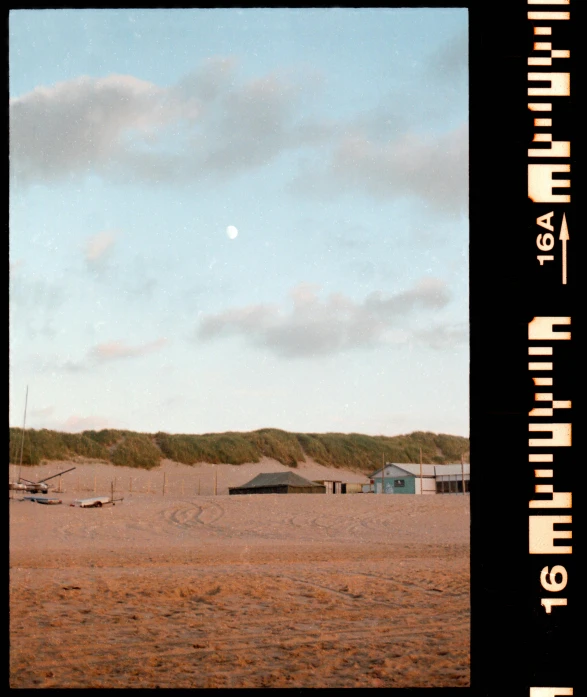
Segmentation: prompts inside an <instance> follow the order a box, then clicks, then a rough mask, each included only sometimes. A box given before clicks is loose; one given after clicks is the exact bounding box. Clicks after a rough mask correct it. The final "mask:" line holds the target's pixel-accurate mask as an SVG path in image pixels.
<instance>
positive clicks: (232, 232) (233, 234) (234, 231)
mask: <svg viewBox="0 0 587 697" xmlns="http://www.w3.org/2000/svg"><path fill="white" fill-rule="evenodd" d="M226 234H227V235H228V237H229V238H230V239H231V240H234V238H235V237H236V236H237V235H238V230H237V229H236V228H235V227H234V225H229V226H228V227H227V228H226Z"/></svg>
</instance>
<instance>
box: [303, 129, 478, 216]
mask: <svg viewBox="0 0 587 697" xmlns="http://www.w3.org/2000/svg"><path fill="white" fill-rule="evenodd" d="M292 190H293V191H296V192H299V193H303V194H305V195H310V196H314V197H316V196H324V195H330V196H332V195H341V194H345V193H348V192H350V191H357V192H360V193H363V194H367V195H369V196H372V197H375V198H377V199H380V200H393V199H397V198H401V197H415V198H416V199H419V200H420V201H421V202H422V203H423V205H424V206H430V208H431V210H432V211H433V212H440V213H445V214H448V215H461V214H464V213H466V211H467V200H468V127H467V125H466V124H463V125H462V126H460V127H459V128H457V129H454V130H452V131H450V132H448V133H444V134H442V135H440V136H431V135H427V136H425V135H422V134H415V133H410V132H407V133H404V134H402V135H401V136H400V137H398V138H396V139H394V140H389V141H386V142H381V141H376V140H373V139H369V138H368V137H366V135H365V134H364V133H362V132H356V133H354V134H349V135H347V136H345V137H344V138H342V139H341V140H340V141H339V143H338V144H337V146H336V147H335V148H334V149H333V151H332V154H331V156H330V159H329V160H327V161H326V162H325V164H324V165H323V166H322V167H318V168H316V166H315V164H313V165H312V167H309V166H308V167H307V169H305V170H303V171H302V172H301V173H300V174H299V175H298V177H297V179H296V180H295V181H294V182H293V183H292Z"/></svg>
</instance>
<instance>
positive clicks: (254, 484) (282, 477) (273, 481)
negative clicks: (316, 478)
mask: <svg viewBox="0 0 587 697" xmlns="http://www.w3.org/2000/svg"><path fill="white" fill-rule="evenodd" d="M269 486H297V487H303V486H317V485H316V482H311V481H310V480H309V479H304V477H300V475H299V474H296V473H295V472H265V473H262V474H258V475H257V476H256V477H254V478H253V479H251V481H250V482H247V483H246V484H241V485H240V486H235V487H231V488H233V489H261V488H264V487H269Z"/></svg>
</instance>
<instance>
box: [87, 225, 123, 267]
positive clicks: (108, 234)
mask: <svg viewBox="0 0 587 697" xmlns="http://www.w3.org/2000/svg"><path fill="white" fill-rule="evenodd" d="M115 240H116V232H114V231H109V230H105V231H103V232H99V233H97V234H96V235H92V236H91V237H89V238H88V239H87V240H86V245H85V258H86V261H87V262H88V264H95V263H97V262H98V263H99V262H101V261H103V259H104V258H105V257H106V256H107V255H108V254H109V253H110V252H111V250H112V247H113V245H114V242H115Z"/></svg>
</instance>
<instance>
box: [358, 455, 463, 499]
mask: <svg viewBox="0 0 587 697" xmlns="http://www.w3.org/2000/svg"><path fill="white" fill-rule="evenodd" d="M369 479H370V484H368V485H365V487H364V489H363V491H372V492H374V493H376V494H380V493H382V488H383V493H384V494H462V493H465V494H466V493H468V492H469V491H470V465H469V464H450V465H428V464H426V465H425V464H422V465H413V464H403V463H402V464H396V463H394V462H386V463H385V468H383V467H382V468H380V469H378V470H377V471H375V472H373V473H372V474H371V475H369Z"/></svg>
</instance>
